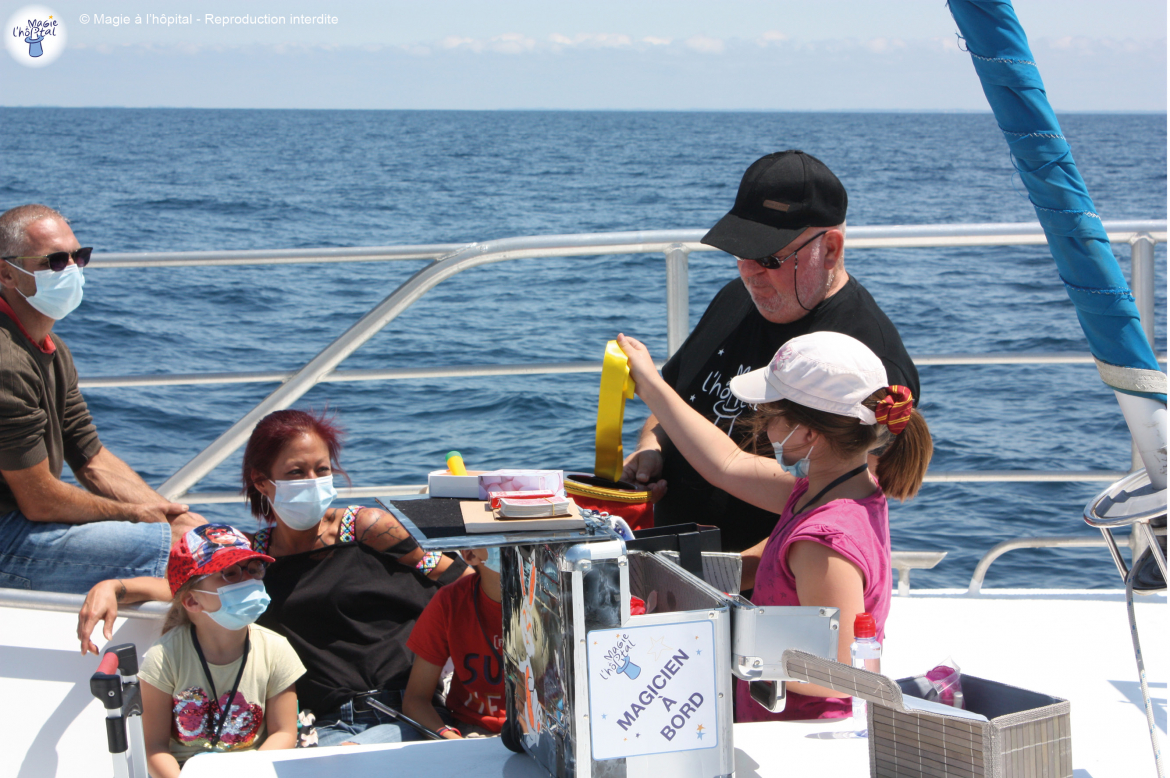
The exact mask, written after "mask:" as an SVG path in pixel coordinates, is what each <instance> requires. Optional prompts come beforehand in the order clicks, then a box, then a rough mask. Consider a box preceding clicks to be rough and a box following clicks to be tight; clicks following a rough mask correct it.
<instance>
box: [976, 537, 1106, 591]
mask: <svg viewBox="0 0 1170 778" xmlns="http://www.w3.org/2000/svg"><path fill="white" fill-rule="evenodd" d="M1106 545H1107V543H1106V542H1105V538H1099V537H1092V536H1083V535H1059V536H1052V537H1046V538H1015V539H1013V540H1005V541H1004V542H1002V543H1000V544H998V545H996V546H995V547H994V548H992V549H991V550H990V551H988V552H987V553H986V554H984V555H983V558H982V559H980V560H979V564H977V565H975V572H974V573H972V574H971V582H970V583H968V584H967V594H969V595H971V596H972V597H974V596H975V595H977V594H979V592H980V590H981V589H982V588H983V578H984V577H985V576H986V575H987V568H989V567H991V563H992V562H994V561H995V560H996V559H998V558H999V557H1001V556H1003V555H1004V554H1006V553H1007V552H1009V551H1015V550H1016V549H1018V548H1099V547H1103V546H1106Z"/></svg>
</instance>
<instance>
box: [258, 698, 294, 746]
mask: <svg viewBox="0 0 1170 778" xmlns="http://www.w3.org/2000/svg"><path fill="white" fill-rule="evenodd" d="M264 716H265V718H266V719H267V720H268V737H267V738H265V739H264V743H263V744H262V745H261V746H260V748H259V749H257V750H258V751H274V750H276V749H278V748H296V745H297V687H296V685H293V686H290V687H288V688H287V689H285V690H284V691H282V692H280V693H279V694H277V695H275V696H273V697H269V698H268V699H267V700H266V701H265V703H264Z"/></svg>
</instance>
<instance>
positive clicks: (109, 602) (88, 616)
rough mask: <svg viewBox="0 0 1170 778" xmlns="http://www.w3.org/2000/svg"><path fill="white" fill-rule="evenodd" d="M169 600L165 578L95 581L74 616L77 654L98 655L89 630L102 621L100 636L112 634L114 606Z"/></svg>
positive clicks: (91, 630)
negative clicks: (79, 644) (79, 650)
mask: <svg viewBox="0 0 1170 778" xmlns="http://www.w3.org/2000/svg"><path fill="white" fill-rule="evenodd" d="M169 599H171V588H170V586H168V585H167V582H166V579H165V578H145V577H144V578H111V579H109V580H106V581H98V582H97V583H96V584H94V585H93V588H92V589H90V590H89V594H87V595H85V602H84V603H83V604H82V606H81V610H80V611H78V613H77V639H78V640H80V641H81V655H82V656H85V654H86V652H87V651H92V652H93V654H94V656H97V654H98V647H97V645H95V644H94V642H93V640H92V639H91V637H92V635H93V628H94V627H96V626H97V623H98V622H99V621H104V622H105V626H104V627H103V628H102V634H103V635H105V637H106V640H107V641H109V639H110V637H111V636H112V635H113V634H114V619H116V618H118V605H120V604H121V605H129V604H130V603H132V602H146V601H147V600H162V601H164V602H165V601H167V600H169Z"/></svg>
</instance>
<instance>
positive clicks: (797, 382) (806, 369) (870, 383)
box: [731, 332, 888, 424]
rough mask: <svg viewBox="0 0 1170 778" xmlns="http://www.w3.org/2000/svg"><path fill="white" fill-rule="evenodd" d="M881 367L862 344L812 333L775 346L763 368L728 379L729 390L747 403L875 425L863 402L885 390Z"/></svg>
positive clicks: (822, 333)
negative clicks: (784, 403)
mask: <svg viewBox="0 0 1170 778" xmlns="http://www.w3.org/2000/svg"><path fill="white" fill-rule="evenodd" d="M887 381H888V379H887V377H886V368H885V366H884V365H882V361H881V360H880V359H878V356H877V354H874V353H873V352H872V351H870V350H869V347H868V346H866V345H865V344H864V343H862V342H861V341H859V340H857V339H856V338H851V337H849V336H848V335H842V334H841V333H839V332H811V333H809V334H808V335H801V336H799V337H796V338H793V339H792V340H790V341H788V342H787V343H785V344H784V345H783V346H781V347H780V350H779V351H777V352H776V356H774V357H772V362H771V364H769V365H768V366H767V367H762V368H760V369H759V370H753V371H751V372H750V373H744V374H743V375H740V376H736V377H735V378H732V379H731V392H732V394H734V395H735V396H736V397H738V398H739V399H740V400H742V401H743V402H745V403H750V404H752V405H759V404H760V403H770V402H775V401H776V400H791V401H792V402H794V403H798V404H800V405H804V406H806V407H809V408H816V409H817V410H818V411H826V412H827V413H835V414H838V415H839V416H852V417H854V418H856V419H860V420H861V423H862V424H877V419H876V418H875V417H874V415H873V411H872V410H870V409H869V408H866V407H865V406H864V405H862V402H863V401H864V400H865V398H867V397H869V396H870V395H871V394H873V393H874V392H876V391H877V390H878V389H883V388H885V387H886V386H887V385H888V383H887Z"/></svg>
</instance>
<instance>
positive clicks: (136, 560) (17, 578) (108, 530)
mask: <svg viewBox="0 0 1170 778" xmlns="http://www.w3.org/2000/svg"><path fill="white" fill-rule="evenodd" d="M170 546H171V526H170V525H169V524H163V523H159V524H131V523H130V522H128V521H95V522H92V523H90V524H50V523H46V522H39V521H29V520H28V519H26V518H25V517H24V514H22V513H21V512H20V511H13V512H12V513H9V514H8V515H6V516H0V587H4V588H8V589H34V590H38V591H43V592H65V593H68V594H85V593H86V592H88V591H89V589H90V587H92V586H93V585H94V584H96V583H97V582H98V581H104V580H106V579H108V578H136V577H138V576H154V577H156V578H162V577H165V576H166V574H167V555H168V554H169V553H170Z"/></svg>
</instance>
